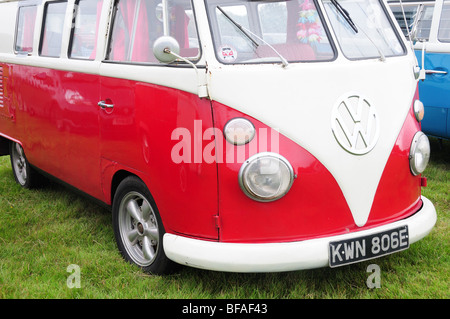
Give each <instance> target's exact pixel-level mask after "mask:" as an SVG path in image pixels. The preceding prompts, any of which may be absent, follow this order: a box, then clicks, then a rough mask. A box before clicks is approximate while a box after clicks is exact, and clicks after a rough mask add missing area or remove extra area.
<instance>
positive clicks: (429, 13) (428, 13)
mask: <svg viewBox="0 0 450 319" xmlns="http://www.w3.org/2000/svg"><path fill="white" fill-rule="evenodd" d="M433 11H434V5H424V6H423V9H422V12H421V13H420V16H419V21H418V22H417V30H416V36H415V37H416V39H419V40H423V41H428V39H429V38H430V30H431V21H432V20H433Z"/></svg>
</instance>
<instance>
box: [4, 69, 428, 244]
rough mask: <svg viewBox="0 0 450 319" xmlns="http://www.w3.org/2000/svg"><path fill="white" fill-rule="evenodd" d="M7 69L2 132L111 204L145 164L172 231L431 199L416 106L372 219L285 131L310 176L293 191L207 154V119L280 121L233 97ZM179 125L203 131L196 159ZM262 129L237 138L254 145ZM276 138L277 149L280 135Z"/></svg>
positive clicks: (275, 236) (265, 228)
mask: <svg viewBox="0 0 450 319" xmlns="http://www.w3.org/2000/svg"><path fill="white" fill-rule="evenodd" d="M3 69H4V70H3V73H4V74H7V75H8V76H7V77H5V81H4V82H6V83H3V84H4V90H5V92H7V94H6V95H5V99H4V101H5V106H4V107H3V108H1V109H0V115H1V116H0V132H1V134H2V135H3V136H8V137H9V138H10V139H14V140H18V141H20V142H21V143H22V144H23V147H24V150H25V153H26V155H27V157H28V160H29V161H30V163H32V164H33V165H35V166H37V167H39V168H40V169H42V170H44V171H46V172H47V173H49V174H51V175H54V176H55V177H57V178H59V179H61V180H63V181H65V182H67V183H69V184H71V185H73V186H74V187H76V188H78V189H80V190H82V191H84V192H86V193H88V194H89V195H91V196H93V197H95V198H97V199H100V200H102V201H104V202H105V203H107V204H111V199H112V181H113V179H114V176H116V174H117V173H119V174H121V172H128V173H131V174H135V175H137V176H139V177H140V178H141V179H142V180H143V181H144V182H145V183H146V185H148V187H149V190H150V192H151V193H152V195H153V197H154V199H155V201H156V204H157V206H158V209H159V211H160V213H161V216H162V220H163V223H164V226H165V228H166V231H167V232H170V233H179V234H183V235H185V236H191V237H196V238H202V239H207V240H221V241H224V242H284V241H293V240H303V239H311V238H316V237H323V236H327V235H336V234H341V233H346V232H349V231H354V230H359V229H365V228H369V227H373V226H375V225H379V224H383V223H388V222H392V221H394V220H397V219H401V218H404V217H406V216H408V215H410V214H412V213H414V212H415V211H416V210H417V209H418V208H419V207H420V205H421V202H420V199H419V198H420V185H421V178H420V177H419V176H417V177H414V176H412V174H411V173H410V171H409V163H408V153H409V146H410V143H411V140H412V137H413V135H414V133H415V132H416V131H417V130H418V129H419V125H418V123H417V122H416V121H415V119H414V115H413V114H412V111H411V113H410V114H409V115H408V118H407V120H406V121H405V124H404V127H403V129H402V131H401V133H400V135H399V137H398V140H397V142H396V144H395V147H394V149H393V150H392V154H391V156H390V158H389V161H388V163H387V165H386V168H385V171H384V173H383V176H382V178H381V181H380V184H379V189H378V192H377V194H376V196H375V200H374V203H373V207H372V211H371V213H370V216H369V221H368V223H367V224H366V225H365V226H364V227H362V228H357V227H356V225H355V224H354V221H353V218H352V215H351V213H350V210H349V208H348V206H347V203H346V201H345V199H344V197H343V194H342V192H341V190H340V188H339V186H338V184H337V183H336V181H335V180H334V178H333V176H332V175H331V174H330V173H329V171H328V170H327V169H326V168H325V167H324V166H323V165H322V164H321V163H320V162H319V161H318V160H317V159H316V158H315V157H314V156H312V155H311V154H310V153H309V152H307V151H306V150H305V149H303V148H302V147H300V146H299V145H297V144H295V143H293V142H292V141H291V140H289V139H288V138H286V137H285V136H283V135H279V141H280V143H279V152H280V154H281V155H283V156H284V157H286V158H287V159H288V160H289V161H290V163H291V165H292V166H293V168H294V172H295V174H297V175H298V178H297V179H296V180H295V181H294V184H293V186H292V188H291V190H290V192H289V193H288V194H287V195H286V196H285V197H283V198H282V199H280V200H277V201H274V202H270V203H260V202H256V201H254V200H251V199H250V198H248V197H247V196H246V195H245V194H244V193H243V192H242V191H241V189H240V187H239V184H238V172H239V169H240V167H241V163H242V162H241V161H240V162H236V161H233V162H232V163H228V162H227V160H226V158H218V160H217V162H218V163H217V164H216V163H214V162H213V163H206V162H205V161H202V162H200V163H196V162H195V161H194V160H195V154H194V150H195V145H194V144H195V143H196V142H198V143H201V145H202V147H201V149H202V150H203V149H204V148H205V147H206V146H207V145H212V144H210V142H211V140H203V141H199V140H197V141H195V139H194V130H196V129H200V131H201V133H203V132H205V130H207V129H209V128H212V127H215V128H218V129H220V130H222V129H223V127H224V125H225V124H226V123H227V121H229V120H230V119H232V118H234V117H245V118H248V119H250V120H251V121H252V123H253V124H254V125H255V128H256V130H257V132H258V131H260V129H262V128H264V129H267V130H268V127H267V126H265V125H264V124H263V123H261V122H259V121H257V120H255V119H253V118H250V117H248V116H246V115H244V114H242V113H240V112H238V111H236V110H233V109H232V108H229V107H227V106H225V105H222V104H220V103H218V102H215V101H213V102H211V101H209V100H207V99H199V98H198V97H197V96H196V95H194V94H190V93H186V92H182V91H179V90H176V89H171V88H164V87H161V86H157V85H152V84H146V83H140V82H135V81H129V80H123V79H117V78H107V77H100V76H98V75H88V74H81V73H75V72H66V71H56V70H50V69H43V68H37V67H27V66H20V65H6V64H5V65H3ZM5 70H6V71H5ZM100 100H104V101H106V102H107V103H110V104H114V108H113V110H112V111H110V110H103V109H101V108H100V107H99V106H98V105H97V103H98V101H100ZM196 120H197V121H201V122H195V121H196ZM196 123H197V124H196ZM198 123H201V124H200V127H198V126H196V125H198ZM176 128H186V129H187V130H188V131H189V132H190V133H191V137H192V141H190V143H191V146H192V148H191V149H192V152H193V154H192V157H191V158H192V162H191V163H179V164H178V163H175V162H173V160H172V158H171V152H172V149H173V147H174V146H175V145H176V144H177V143H179V139H177V138H176V139H173V138H172V133H173V130H174V129H176ZM257 141H258V138H255V139H254V140H253V141H252V142H251V143H250V145H247V146H239V147H233V150H234V151H236V152H237V151H238V149H239V148H244V147H247V148H248V147H253V146H255V145H254V144H255V143H257ZM219 145H223V147H224V149H226V147H227V145H228V144H227V142H226V141H225V139H224V138H223V136H217V140H216V146H217V147H218V146H219ZM267 145H268V146H267V151H270V150H271V146H270V142H269V143H268V144H267ZM258 146H261V145H258ZM216 150H217V149H216ZM259 151H264V150H263V149H261V148H259ZM217 154H220V152H218V153H217ZM248 155H251V154H248ZM247 157H248V156H247ZM217 215H219V217H218V218H217V217H216V216H217ZM217 226H219V228H218V227H217Z"/></svg>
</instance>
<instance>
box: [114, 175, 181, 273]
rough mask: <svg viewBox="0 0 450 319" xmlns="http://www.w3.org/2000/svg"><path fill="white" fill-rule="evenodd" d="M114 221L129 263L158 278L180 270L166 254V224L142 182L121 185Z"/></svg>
mask: <svg viewBox="0 0 450 319" xmlns="http://www.w3.org/2000/svg"><path fill="white" fill-rule="evenodd" d="M112 219H113V228H114V236H115V238H116V243H117V247H118V249H119V251H120V253H121V254H122V256H123V258H124V259H125V260H126V261H128V262H130V263H132V264H136V265H138V266H139V267H141V268H142V269H143V270H144V271H145V272H146V273H150V274H154V275H164V274H169V273H171V272H173V271H174V270H175V269H176V267H175V265H176V264H175V263H174V262H173V261H171V260H169V259H168V258H167V256H166V254H165V253H164V249H163V236H164V233H165V230H164V225H163V223H162V221H161V217H160V215H159V212H158V209H157V207H156V204H155V201H154V200H153V197H152V196H151V194H150V191H149V190H148V188H147V186H146V185H145V184H144V182H143V181H142V180H140V179H139V178H137V177H135V176H129V177H127V178H125V179H124V180H123V181H122V182H121V183H120V184H119V187H118V188H117V191H116V193H115V195H114V200H113V207H112Z"/></svg>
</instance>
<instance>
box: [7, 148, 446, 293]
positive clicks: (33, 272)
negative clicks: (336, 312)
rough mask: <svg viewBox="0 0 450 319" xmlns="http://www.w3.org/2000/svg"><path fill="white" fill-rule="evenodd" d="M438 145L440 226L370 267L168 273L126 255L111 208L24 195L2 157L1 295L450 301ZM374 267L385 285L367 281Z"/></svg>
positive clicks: (435, 186) (58, 191)
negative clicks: (149, 271) (153, 271)
mask: <svg viewBox="0 0 450 319" xmlns="http://www.w3.org/2000/svg"><path fill="white" fill-rule="evenodd" d="M431 142H432V159H431V163H430V165H429V166H428V168H427V170H426V171H425V176H426V177H427V178H428V186H427V187H426V188H424V189H423V194H424V195H425V196H427V197H428V198H429V199H430V200H431V201H432V202H433V203H434V204H435V206H436V209H437V212H438V221H437V224H436V226H435V228H434V229H433V231H432V232H431V234H430V235H429V236H428V237H426V238H425V239H424V240H422V241H420V242H418V243H415V244H413V245H412V246H411V247H410V248H409V249H408V250H406V251H403V252H401V253H397V254H393V255H390V256H387V257H383V258H380V259H376V260H373V261H369V262H363V263H360V264H355V265H350V266H344V267H341V268H338V269H328V268H323V269H316V270H307V271H296V272H286V273H268V274H236V273H220V272H212V271H204V270H198V269H192V268H186V267H183V268H181V269H180V271H179V272H178V273H176V274H174V275H170V276H167V277H159V276H149V275H146V274H144V273H143V272H141V271H140V269H138V268H137V267H135V266H132V265H129V264H127V263H125V262H124V261H123V260H122V258H121V257H120V255H119V253H118V251H117V249H116V245H115V242H114V235H113V231H112V226H111V215H110V212H109V211H107V210H105V209H103V208H100V207H99V206H97V205H96V204H94V203H92V202H90V201H89V200H87V199H85V198H84V197H80V196H79V195H77V194H74V193H72V192H70V191H68V190H67V189H65V188H63V187H61V186H60V185H58V184H54V183H49V184H48V185H47V186H45V187H43V188H41V189H38V190H31V191H30V190H25V189H22V188H21V187H20V186H19V185H18V184H16V183H15V182H14V178H13V175H12V172H11V167H10V163H9V157H0V299H11V298H14V299H24V298H27V299H36V298H46V299H48V298H57V299H59V298H64V299H72V298H107V299H108V298H160V299H166V298H167V299H179V298H183V299H191V298H193V299H204V298H205V299H206V298H208V299H235V298H240V299H242V298H243V299H254V298H258V299H259V298H263V299H274V298H276V299H279V298H284V299H316V298H327V299H342V298H349V299H356V298H358V299H394V298H407V299H411V298H419V299H429V298H434V299H448V298H449V297H450V288H449V283H450V280H449V272H450V271H449V270H450V260H449V242H450V241H449V217H450V142H449V141H444V143H443V148H442V149H441V148H440V147H439V144H438V142H437V140H435V139H431ZM374 263H375V264H377V265H378V266H379V267H380V271H381V272H380V274H381V277H380V278H381V281H380V288H369V287H368V285H367V284H366V281H367V279H368V277H369V275H371V274H372V273H371V272H368V271H367V269H368V266H369V265H370V264H374ZM71 265H76V267H79V270H80V276H79V278H80V280H79V283H80V288H76V287H75V288H69V286H68V284H67V281H68V279H70V278H69V276H71V274H72V272H68V267H69V270H70V269H71V268H70V267H71ZM70 283H72V284H73V283H74V281H70Z"/></svg>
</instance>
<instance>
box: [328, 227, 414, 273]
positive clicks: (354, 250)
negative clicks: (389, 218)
mask: <svg viewBox="0 0 450 319" xmlns="http://www.w3.org/2000/svg"><path fill="white" fill-rule="evenodd" d="M407 248H409V234H408V226H402V227H398V228H395V229H391V230H388V231H384V232H380V233H377V234H372V235H368V236H362V237H357V238H352V239H346V240H340V241H334V242H330V244H329V258H328V259H329V265H330V267H338V266H343V265H347V264H352V263H356V262H360V261H363V260H368V259H372V258H377V257H380V256H384V255H388V254H392V253H394V252H397V251H400V250H405V249H407Z"/></svg>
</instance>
